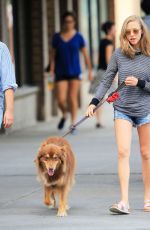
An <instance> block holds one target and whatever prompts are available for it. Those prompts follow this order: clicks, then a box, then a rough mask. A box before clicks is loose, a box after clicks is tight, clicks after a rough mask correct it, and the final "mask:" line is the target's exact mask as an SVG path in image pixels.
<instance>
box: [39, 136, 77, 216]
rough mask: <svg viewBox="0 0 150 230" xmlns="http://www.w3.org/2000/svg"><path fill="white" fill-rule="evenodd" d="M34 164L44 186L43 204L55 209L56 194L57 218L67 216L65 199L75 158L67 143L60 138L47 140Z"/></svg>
mask: <svg viewBox="0 0 150 230" xmlns="http://www.w3.org/2000/svg"><path fill="white" fill-rule="evenodd" d="M35 163H36V167H37V172H38V178H39V179H40V181H41V182H42V184H43V186H44V203H45V204H46V205H47V206H51V207H55V205H56V201H55V194H58V197H59V206H58V213H57V216H67V209H68V204H67V198H68V193H69V190H70V188H71V186H72V185H73V183H74V171H75V156H74V154H73V152H72V150H71V147H70V145H69V143H68V142H67V141H66V140H65V139H64V138H62V137H50V138H48V139H47V140H45V141H44V142H43V143H42V144H41V146H40V149H39V151H38V155H37V157H36V160H35Z"/></svg>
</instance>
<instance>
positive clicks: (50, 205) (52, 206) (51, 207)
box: [47, 204, 55, 209]
mask: <svg viewBox="0 0 150 230" xmlns="http://www.w3.org/2000/svg"><path fill="white" fill-rule="evenodd" d="M47 207H48V208H49V209H53V208H55V205H54V204H49V205H47Z"/></svg>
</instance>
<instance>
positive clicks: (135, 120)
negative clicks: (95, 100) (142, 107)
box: [114, 110, 150, 127]
mask: <svg viewBox="0 0 150 230" xmlns="http://www.w3.org/2000/svg"><path fill="white" fill-rule="evenodd" d="M115 119H124V120H127V121H130V122H131V123H132V125H133V126H134V127H138V126H141V125H144V124H147V123H150V114H148V115H146V116H145V117H134V116H129V115H126V114H124V113H122V112H120V111H118V110H114V120H115Z"/></svg>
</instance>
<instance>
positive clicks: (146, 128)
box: [138, 123, 150, 210]
mask: <svg viewBox="0 0 150 230" xmlns="http://www.w3.org/2000/svg"><path fill="white" fill-rule="evenodd" d="M138 135H139V141H140V149H141V156H142V171H143V182H144V200H145V201H146V200H149V201H150V123H148V124H145V125H142V126H139V127H138ZM149 210H150V207H149Z"/></svg>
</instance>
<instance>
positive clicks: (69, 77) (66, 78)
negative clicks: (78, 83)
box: [55, 75, 81, 82]
mask: <svg viewBox="0 0 150 230" xmlns="http://www.w3.org/2000/svg"><path fill="white" fill-rule="evenodd" d="M70 80H81V78H80V76H79V75H63V76H58V75H56V76H55V82H57V81H70Z"/></svg>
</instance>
